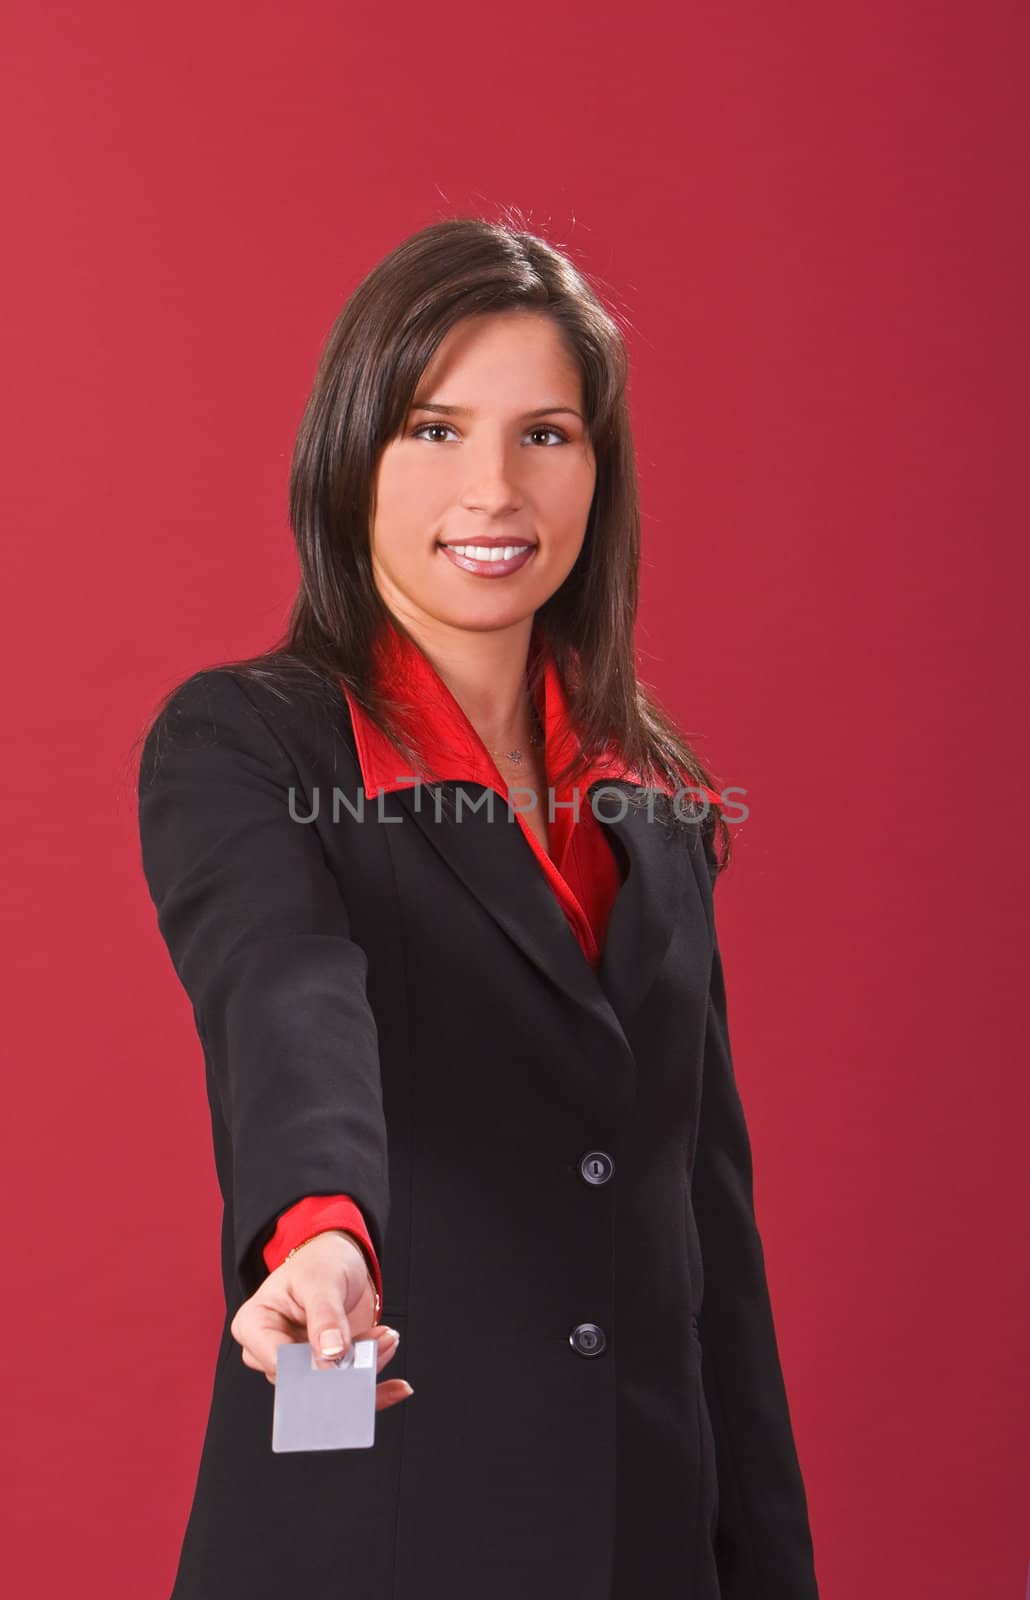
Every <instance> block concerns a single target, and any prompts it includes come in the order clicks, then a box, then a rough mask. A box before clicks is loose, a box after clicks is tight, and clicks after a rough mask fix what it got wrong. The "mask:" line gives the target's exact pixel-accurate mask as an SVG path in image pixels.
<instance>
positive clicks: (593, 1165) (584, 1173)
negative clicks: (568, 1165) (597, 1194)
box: [579, 1150, 615, 1183]
mask: <svg viewBox="0 0 1030 1600" xmlns="http://www.w3.org/2000/svg"><path fill="white" fill-rule="evenodd" d="M614 1171H615V1162H614V1161H613V1160H612V1158H611V1156H610V1155H609V1154H608V1152H607V1150H588V1151H587V1153H586V1155H585V1156H584V1157H583V1159H582V1160H581V1161H580V1163H579V1175H580V1177H581V1178H583V1179H584V1180H585V1181H586V1182H587V1183H607V1182H608V1179H609V1178H610V1177H611V1175H612V1173H613V1172H614Z"/></svg>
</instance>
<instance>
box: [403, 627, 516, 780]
mask: <svg viewBox="0 0 1030 1600" xmlns="http://www.w3.org/2000/svg"><path fill="white" fill-rule="evenodd" d="M401 620H402V621H403V623H404V625H405V627H406V628H407V629H408V631H409V633H410V634H411V635H412V637H413V638H414V639H416V640H417V642H418V644H419V646H420V647H421V649H422V650H423V651H424V652H425V654H426V655H427V656H428V658H429V660H430V661H431V662H432V664H433V666H434V668H435V669H436V671H437V672H438V673H439V675H440V677H441V678H442V679H443V682H444V683H445V684H446V685H447V687H448V689H449V690H450V692H451V694H452V695H453V696H454V698H455V700H457V702H458V704H459V705H460V707H461V709H462V710H463V711H464V713H465V715H466V716H467V717H468V719H469V721H470V722H471V724H472V726H473V727H474V728H475V730H476V732H477V733H478V734H479V737H480V738H481V739H482V741H483V743H484V744H485V745H486V747H487V749H488V750H504V749H509V748H511V747H512V746H515V747H520V746H522V747H524V746H525V745H527V744H528V742H529V738H530V735H531V733H532V732H533V731H534V728H535V726H536V724H535V721H534V717H533V711H532V707H531V705H530V702H529V696H528V694H527V693H526V666H527V663H528V659H529V645H530V640H531V638H532V632H533V618H532V616H529V617H526V618H524V619H522V620H521V621H519V622H516V623H512V624H511V626H509V627H505V628H453V627H448V626H446V625H445V624H441V623H438V622H436V621H435V619H433V618H425V619H419V620H418V621H417V622H416V621H414V620H412V619H411V618H408V617H402V618H401Z"/></svg>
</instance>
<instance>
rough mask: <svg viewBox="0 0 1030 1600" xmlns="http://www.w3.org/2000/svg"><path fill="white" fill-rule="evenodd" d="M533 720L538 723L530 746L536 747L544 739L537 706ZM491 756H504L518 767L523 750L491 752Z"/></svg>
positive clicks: (534, 709) (532, 734)
mask: <svg viewBox="0 0 1030 1600" xmlns="http://www.w3.org/2000/svg"><path fill="white" fill-rule="evenodd" d="M533 719H534V721H535V722H536V729H535V731H534V732H533V733H531V734H530V736H529V742H530V744H533V745H536V744H539V743H540V741H541V739H542V738H543V732H542V730H541V727H540V717H539V714H538V712H537V709H536V706H534V707H533ZM487 748H488V749H489V746H487ZM490 754H491V755H492V756H504V758H505V759H506V760H507V761H511V762H514V764H515V766H518V765H519V763H520V762H521V760H522V751H521V750H491V751H490Z"/></svg>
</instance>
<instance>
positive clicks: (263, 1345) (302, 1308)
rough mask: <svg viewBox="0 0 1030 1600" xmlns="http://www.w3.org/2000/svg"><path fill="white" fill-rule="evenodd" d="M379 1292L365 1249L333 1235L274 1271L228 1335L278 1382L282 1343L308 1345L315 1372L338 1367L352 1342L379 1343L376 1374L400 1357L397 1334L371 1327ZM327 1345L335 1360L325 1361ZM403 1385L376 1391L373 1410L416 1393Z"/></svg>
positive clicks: (249, 1361) (247, 1362)
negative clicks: (277, 1359)
mask: <svg viewBox="0 0 1030 1600" xmlns="http://www.w3.org/2000/svg"><path fill="white" fill-rule="evenodd" d="M374 1315H375V1291H374V1289H373V1287H372V1285H371V1283H370V1282H369V1276H368V1266H367V1264H366V1261H365V1256H364V1253H363V1251H362V1250H361V1248H360V1246H359V1245H357V1244H355V1242H354V1240H353V1239H351V1238H350V1237H349V1236H348V1235H347V1234H346V1233H341V1232H339V1231H338V1230H335V1229H328V1230H327V1231H326V1232H325V1233H320V1234H318V1236H317V1237H316V1238H314V1239H312V1240H311V1241H310V1242H309V1243H307V1244H305V1246H304V1248H303V1249H302V1250H298V1251H297V1253H296V1255H294V1256H291V1257H290V1259H289V1260H288V1261H284V1262H282V1263H281V1265H280V1266H278V1267H276V1269H275V1271H274V1272H270V1273H269V1274H268V1277H267V1278H266V1279H265V1280H264V1282H263V1283H262V1284H261V1285H260V1287H259V1288H258V1289H257V1291H256V1292H255V1293H254V1294H252V1295H251V1297H250V1299H249V1300H245V1301H244V1302H243V1304H242V1305H241V1306H240V1308H239V1310H238V1311H237V1313H236V1315H235V1316H234V1317H233V1319H232V1323H231V1324H230V1327H229V1332H230V1333H231V1334H232V1336H233V1338H234V1339H235V1340H236V1342H237V1343H238V1344H239V1345H240V1346H241V1347H242V1351H243V1364H244V1366H247V1367H253V1368H254V1370H255V1371H256V1372H263V1373H264V1375H265V1377H266V1378H267V1379H268V1381H269V1383H272V1384H274V1383H275V1352H276V1349H277V1348H278V1346H279V1345H281V1344H288V1343H292V1344H303V1343H304V1341H305V1340H307V1341H308V1343H309V1344H310V1345H311V1349H312V1354H313V1357H314V1360H315V1364H316V1366H319V1367H333V1366H338V1365H339V1362H340V1360H341V1358H342V1357H343V1356H345V1355H346V1354H347V1351H348V1350H349V1349H350V1347H351V1345H352V1343H353V1341H354V1340H355V1339H362V1338H368V1337H371V1338H374V1339H376V1340H377V1341H378V1344H379V1355H378V1359H377V1362H376V1371H377V1372H381V1371H382V1370H383V1368H384V1367H385V1366H386V1365H387V1364H388V1363H389V1362H390V1361H392V1360H393V1358H394V1356H395V1355H396V1354H397V1346H398V1343H399V1340H400V1335H399V1334H398V1333H397V1332H396V1330H395V1329H393V1328H387V1327H385V1326H384V1325H383V1324H382V1323H379V1324H376V1325H373V1321H372V1319H373V1317H374ZM326 1344H328V1345H329V1348H330V1351H331V1353H330V1354H329V1355H328V1356H323V1355H322V1354H321V1352H322V1350H323V1348H324V1346H325V1345H326ZM414 1392H415V1391H414V1390H413V1389H412V1387H411V1385H410V1383H407V1382H406V1381H405V1380H404V1379H403V1378H393V1379H387V1380H386V1381H385V1382H384V1383H380V1384H377V1385H376V1410H377V1411H383V1410H385V1409H386V1407H387V1406H395V1405H397V1404H398V1403H399V1402H400V1401H401V1400H406V1399H407V1398H408V1396H409V1395H410V1394H414Z"/></svg>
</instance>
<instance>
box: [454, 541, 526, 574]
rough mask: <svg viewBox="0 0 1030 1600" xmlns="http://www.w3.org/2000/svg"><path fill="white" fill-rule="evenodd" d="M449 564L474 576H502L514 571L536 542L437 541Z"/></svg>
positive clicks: (518, 567) (521, 565) (522, 563)
mask: <svg viewBox="0 0 1030 1600" xmlns="http://www.w3.org/2000/svg"><path fill="white" fill-rule="evenodd" d="M437 549H439V550H442V551H443V553H444V555H445V556H446V557H447V559H448V561H449V562H450V563H451V565H452V566H455V567H460V568H461V570H462V571H463V572H471V573H472V574H473V575H474V576H475V577H477V578H506V577H508V576H509V574H510V573H512V572H518V571H519V570H520V569H521V568H522V567H524V566H525V565H526V562H527V561H529V560H531V559H532V557H533V556H534V555H535V553H536V545H535V544H530V543H528V542H527V541H526V540H521V541H520V540H517V539H513V540H512V541H511V543H510V544H505V543H504V542H503V540H497V539H493V540H487V541H486V542H485V543H483V544H440V545H438V546H437Z"/></svg>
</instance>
